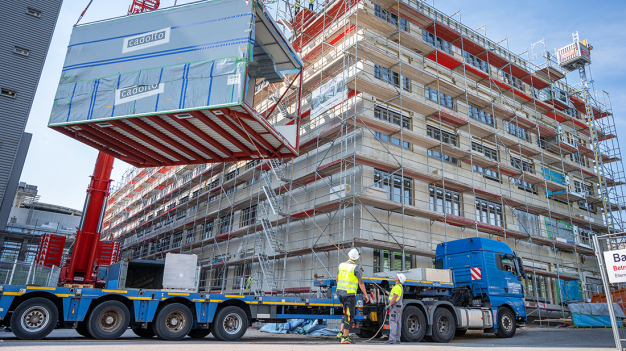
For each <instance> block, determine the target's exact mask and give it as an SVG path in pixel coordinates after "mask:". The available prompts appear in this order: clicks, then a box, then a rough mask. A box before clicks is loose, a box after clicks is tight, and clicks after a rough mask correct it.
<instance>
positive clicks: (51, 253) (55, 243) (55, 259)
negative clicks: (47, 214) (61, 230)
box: [35, 233, 66, 268]
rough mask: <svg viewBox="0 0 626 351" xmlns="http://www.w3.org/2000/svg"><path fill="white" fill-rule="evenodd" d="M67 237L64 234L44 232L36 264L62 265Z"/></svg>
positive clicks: (36, 256) (47, 265)
mask: <svg viewBox="0 0 626 351" xmlns="http://www.w3.org/2000/svg"><path fill="white" fill-rule="evenodd" d="M65 240H66V237H65V236H63V235H55V234H48V233H46V234H44V235H42V236H41V241H39V247H38V248H37V254H36V255H35V264H37V265H38V266H45V267H50V268H52V266H57V267H60V266H61V259H62V258H63V248H64V247H65Z"/></svg>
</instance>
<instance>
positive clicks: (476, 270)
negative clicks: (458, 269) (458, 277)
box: [470, 267, 483, 280]
mask: <svg viewBox="0 0 626 351" xmlns="http://www.w3.org/2000/svg"><path fill="white" fill-rule="evenodd" d="M470 272H471V273H472V280H480V279H482V278H483V276H482V274H481V273H480V268H478V267H475V268H471V269H470Z"/></svg>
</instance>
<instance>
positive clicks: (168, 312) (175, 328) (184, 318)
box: [152, 303, 193, 341]
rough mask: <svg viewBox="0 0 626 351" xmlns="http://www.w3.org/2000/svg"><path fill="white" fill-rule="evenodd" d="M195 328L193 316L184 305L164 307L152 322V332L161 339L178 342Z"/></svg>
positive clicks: (173, 304)
mask: <svg viewBox="0 0 626 351" xmlns="http://www.w3.org/2000/svg"><path fill="white" fill-rule="evenodd" d="M192 327H193V315H192V314H191V310H189V307H187V306H185V305H183V304H182V303H171V304H169V305H166V306H165V307H163V308H162V309H161V310H159V312H158V313H157V315H156V317H155V318H154V320H153V321H152V330H153V331H154V333H155V334H156V336H158V337H159V338H160V339H164V340H170V341H176V340H180V339H182V338H184V337H185V336H187V334H189V331H191V328H192Z"/></svg>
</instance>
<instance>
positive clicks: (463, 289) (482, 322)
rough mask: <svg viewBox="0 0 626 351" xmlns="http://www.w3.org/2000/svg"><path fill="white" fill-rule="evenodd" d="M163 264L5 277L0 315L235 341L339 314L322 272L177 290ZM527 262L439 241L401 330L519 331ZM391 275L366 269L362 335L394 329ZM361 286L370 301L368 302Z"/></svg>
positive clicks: (24, 321) (20, 326) (25, 334)
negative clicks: (309, 291) (39, 279)
mask: <svg viewBox="0 0 626 351" xmlns="http://www.w3.org/2000/svg"><path fill="white" fill-rule="evenodd" d="M163 265H164V264H163V262H155V261H130V262H120V263H119V264H117V265H113V266H111V267H109V269H108V278H107V282H106V284H107V285H106V288H104V289H96V288H78V287H42V286H17V285H0V324H3V325H5V326H9V327H10V328H11V330H12V331H13V333H14V334H15V335H16V336H17V337H18V338H20V339H26V340H34V339H42V338H44V337H46V336H47V335H48V334H49V333H50V332H51V331H52V330H53V329H55V328H75V329H76V331H77V332H78V333H79V334H81V335H83V336H86V337H93V338H96V339H102V340H110V339H116V338H118V337H119V336H121V335H122V334H123V333H124V332H125V331H126V330H127V329H128V328H131V329H132V330H133V332H134V333H135V334H136V335H137V336H139V337H141V338H152V337H155V336H156V337H158V338H161V339H165V340H180V339H182V338H184V337H186V336H189V337H192V338H204V337H206V336H207V335H209V333H211V334H213V336H214V337H215V338H216V339H218V340H225V341H234V340H237V339H239V338H241V337H242V336H243V335H244V334H245V332H246V330H247V329H248V326H250V325H251V323H253V322H267V323H269V322H274V323H275V322H284V321H286V320H288V319H293V318H305V319H336V320H338V319H341V315H342V306H341V304H340V303H339V301H338V299H337V298H336V295H335V294H334V292H335V286H334V285H335V282H334V281H320V282H316V284H315V285H316V286H317V288H318V293H317V295H316V297H315V298H309V297H302V296H287V295H285V296H276V295H263V294H252V293H251V294H244V295H238V294H210V293H208V292H194V291H180V290H178V291H177V290H169V289H165V288H164V287H163V286H162V277H163ZM522 267H523V266H522V261H521V259H520V258H519V257H517V256H516V255H515V253H514V252H513V251H512V250H511V248H510V247H509V246H508V245H506V244H505V243H502V242H499V241H495V240H490V239H484V238H470V239H461V240H455V241H450V242H445V243H442V244H439V245H438V246H437V249H436V258H435V268H434V269H423V268H418V269H414V270H409V271H406V272H404V273H405V275H406V276H407V280H406V282H405V284H404V305H405V308H404V312H403V317H402V318H403V320H402V321H403V323H402V340H404V341H406V342H419V341H421V340H422V339H424V338H426V339H428V340H432V341H436V342H442V343H445V342H449V341H450V340H452V338H454V336H460V335H463V334H464V333H465V332H466V331H467V330H471V329H481V330H484V331H485V332H492V333H495V334H496V335H497V336H499V337H512V336H513V335H514V334H515V331H516V326H517V325H519V324H522V323H525V321H526V311H525V308H524V292H523V288H522V284H521V283H520V280H521V278H522V274H523V269H522ZM394 277H395V272H384V273H379V274H375V275H374V276H372V277H364V282H365V285H366V290H367V291H365V292H363V291H359V297H358V303H357V305H358V308H357V315H356V316H355V323H354V325H353V326H352V331H353V332H355V333H357V335H359V336H360V337H364V338H371V337H379V336H381V335H384V334H388V326H387V325H386V318H385V315H384V313H385V311H384V306H385V304H384V301H385V299H386V292H388V291H389V290H390V288H391V287H392V286H393V284H394V283H395V282H394ZM195 291H197V288H196V290H195ZM363 294H369V296H370V297H372V298H373V302H372V303H369V304H363Z"/></svg>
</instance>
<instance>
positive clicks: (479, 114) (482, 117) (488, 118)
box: [467, 105, 493, 126]
mask: <svg viewBox="0 0 626 351" xmlns="http://www.w3.org/2000/svg"><path fill="white" fill-rule="evenodd" d="M467 109H468V114H469V116H470V117H471V118H473V119H475V120H477V121H479V122H482V123H485V124H488V125H490V126H493V116H492V115H491V114H490V113H487V112H485V111H483V110H480V109H478V108H477V107H474V106H472V105H468V106H467Z"/></svg>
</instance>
